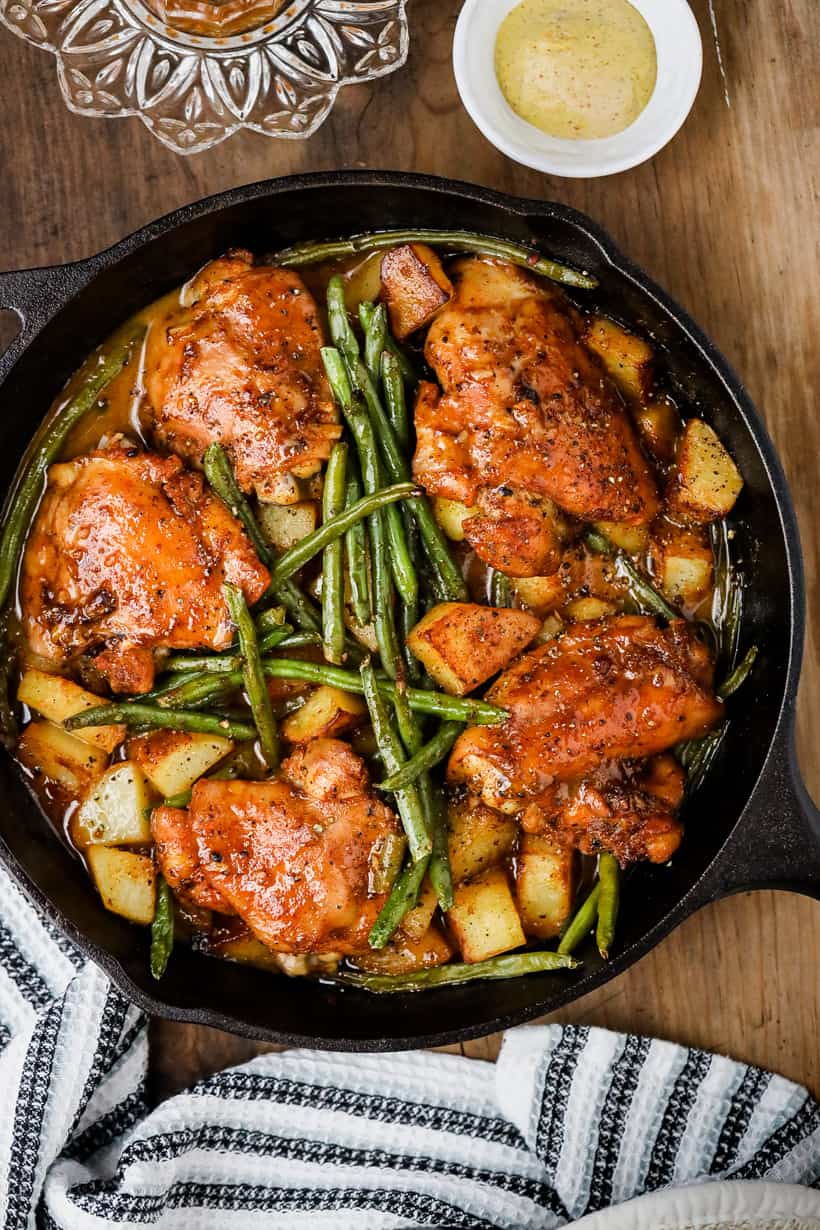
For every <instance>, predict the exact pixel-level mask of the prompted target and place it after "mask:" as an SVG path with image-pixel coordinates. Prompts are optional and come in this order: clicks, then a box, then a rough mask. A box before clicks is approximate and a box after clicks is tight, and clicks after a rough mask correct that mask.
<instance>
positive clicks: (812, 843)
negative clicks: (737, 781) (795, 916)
mask: <svg viewBox="0 0 820 1230" xmlns="http://www.w3.org/2000/svg"><path fill="white" fill-rule="evenodd" d="M750 888H782V889H787V890H789V891H791V892H795V893H803V894H805V896H807V897H814V898H816V899H817V900H818V901H820V810H818V808H817V807H816V806H815V804H814V802H813V800H812V799H811V798H810V796H809V793H808V791H807V790H806V787H805V785H804V784H803V780H802V777H801V775H800V768H799V766H798V764H797V756H796V754H795V745H794V723H793V718H792V717H791V716H790V717H789V719H788V720H787V721H786V722H784V724H783V726H782V727H781V729H780V730H779V731H778V734H777V736H776V738H775V741H774V743H773V745H772V749H771V751H770V753H769V757H768V761H767V764H766V768H765V770H764V772H763V773H762V775H761V777H760V780H759V782H758V784H757V788H756V790H755V792H754V794H753V795H752V798H751V800H750V801H749V804H748V806H747V808H746V811H745V813H744V817H743V819H742V820H741V822H740V824H739V825H738V826H737V828H736V829H735V831H734V833H733V834H732V836H731V838H730V840H729V842H728V844H727V846H726V848H725V849H724V850H723V851H722V853H721V855H720V858H719V860H718V863H717V865H716V866H715V868H714V870H713V871H712V872H711V873H709V874H707V876H706V877H705V879H704V881H702V882H701V884H700V885H698V890H702V891H698V896H699V897H700V898H701V901H702V902H703V903H705V902H706V901H713V900H715V899H717V898H719V897H728V896H729V895H731V894H732V893H739V892H743V891H744V890H746V889H750Z"/></svg>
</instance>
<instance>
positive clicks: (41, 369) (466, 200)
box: [0, 171, 820, 1050]
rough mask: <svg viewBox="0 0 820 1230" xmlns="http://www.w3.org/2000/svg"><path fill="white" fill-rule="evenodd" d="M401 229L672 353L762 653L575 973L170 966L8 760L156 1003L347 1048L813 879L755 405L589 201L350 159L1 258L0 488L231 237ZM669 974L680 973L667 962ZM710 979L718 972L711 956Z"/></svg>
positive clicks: (9, 782) (9, 815) (18, 860)
mask: <svg viewBox="0 0 820 1230" xmlns="http://www.w3.org/2000/svg"><path fill="white" fill-rule="evenodd" d="M396 226H405V227H412V226H435V227H444V226H446V227H453V228H459V227H461V228H464V229H469V230H477V231H487V232H491V233H494V234H497V235H503V236H506V237H509V238H511V239H517V240H534V241H535V242H536V243H538V244H539V245H541V246H542V247H543V249H544V251H545V252H546V253H548V254H550V255H552V256H555V257H556V258H557V259H559V260H564V261H566V262H568V263H569V264H571V265H574V266H576V267H578V268H582V269H587V270H590V271H591V272H592V273H594V274H595V275H596V277H597V278H598V279H599V282H600V286H599V288H598V290H596V291H594V292H592V294H591V295H590V297H589V302H590V303H594V304H595V305H596V306H599V307H601V308H603V309H605V310H606V311H608V312H610V313H612V314H613V315H614V316H616V317H620V318H622V319H623V320H624V321H630V322H634V324H635V325H636V326H637V327H638V328H639V329H640V330H642V331H644V332H646V333H647V334H650V335H651V336H652V337H653V338H654V339H655V340H656V342H657V344H658V347H659V350H660V354H661V365H662V367H663V368H665V369H666V374H667V375H668V378H669V380H670V381H671V382H672V385H673V386H674V387H676V388H677V389H678V390H679V391H680V393H681V394H682V396H683V397H684V398H685V399H686V402H687V405H688V407H689V409H690V411H691V410H696V409H698V410H702V412H703V413H704V414H705V416H706V418H707V420H708V421H709V422H711V423H712V424H713V425H714V427H715V428H716V430H717V431H718V433H719V435H720V436H721V438H722V439H723V440H725V441H726V443H727V444H728V446H729V448H730V449H731V451H732V453H733V455H734V457H735V458H736V460H737V462H738V463H739V465H740V468H741V470H742V472H743V476H744V478H745V482H746V485H745V488H744V491H743V494H742V496H741V498H740V500H739V502H738V505H737V508H736V510H735V513H734V514H733V523H734V525H735V528H736V530H737V538H736V543H737V546H738V548H739V553H740V555H741V557H742V559H743V560H744V561H745V565H746V577H747V585H748V588H747V590H746V597H745V606H744V616H743V628H742V645H743V646H744V647H745V646H748V645H749V644H751V643H756V644H757V645H759V646H760V649H761V652H760V656H759V658H758V662H757V665H756V667H755V671H754V675H753V678H752V680H751V682H749V683H747V684H746V686H745V687H744V689H743V691H742V692H741V693H739V694H738V696H737V698H736V699H735V701H734V702H732V704H731V725H730V727H729V730H728V734H727V737H726V739H725V740H724V742H723V745H722V751H721V755H720V758H719V760H718V761H717V762H716V763H715V764H714V765H713V767H712V770H711V772H710V773H709V775H708V777H707V780H706V782H705V783H704V785H703V787H702V788H701V790H700V792H699V793H698V795H697V796H696V798H695V800H694V801H693V803H692V804H691V806H690V807H689V810H688V814H687V816H686V820H687V835H686V840H685V841H684V844H683V847H682V849H681V850H680V853H679V854H677V855H676V856H675V859H674V861H673V864H672V866H671V867H670V868H651V867H649V866H641V867H639V868H638V869H637V870H636V872H635V874H634V876H633V877H632V878H631V881H630V884H629V890H628V892H626V893H625V894H624V902H623V909H622V915H621V920H620V922H619V926H618V944H617V950H616V955H615V958H614V959H613V960H612V961H610V962H609V964H607V965H605V964H604V963H603V962H601V960H600V959H599V958H598V956H597V954H596V953H595V951H594V946H593V945H592V944H590V945H589V946H588V948H587V949H586V950H585V951H584V952H583V953H582V956H583V958H584V966H583V968H582V969H581V970H579V971H577V972H575V973H562V974H547V975H541V976H535V977H530V978H521V979H517V980H510V981H506V982H493V983H473V984H471V985H465V986H461V987H455V988H447V989H443V990H438V991H433V992H430V993H426V994H417V995H403V996H400V997H399V996H384V997H375V996H371V995H368V994H367V993H366V992H363V991H362V992H359V991H354V990H352V989H345V990H343V991H342V990H337V989H334V988H333V987H330V986H327V985H324V984H321V983H317V982H311V981H307V980H300V979H294V980H290V981H288V980H285V979H284V978H271V976H270V975H268V974H265V973H262V972H259V971H257V970H253V969H250V968H247V967H241V966H237V965H231V964H229V963H228V962H221V961H218V960H214V959H211V958H208V957H204V956H201V955H198V954H196V953H193V952H191V951H190V950H188V949H187V948H182V947H180V948H179V949H178V950H177V951H175V953H174V955H173V958H172V960H171V963H170V966H169V969H168V972H167V974H166V975H165V977H164V978H163V979H162V981H161V982H160V983H155V982H153V981H152V979H151V976H150V974H149V971H148V938H147V933H146V931H144V930H138V929H137V928H135V927H132V926H130V925H129V924H128V923H126V922H124V921H123V920H122V919H119V918H117V917H115V916H114V915H112V914H109V913H107V912H106V911H105V910H104V909H103V907H102V905H101V904H100V902H99V899H98V898H97V896H96V894H95V893H94V892H93V890H92V888H91V886H90V884H89V882H88V879H87V877H86V874H85V872H84V870H83V868H82V867H81V865H80V863H79V862H78V860H77V859H76V858H74V857H72V855H71V854H70V853H69V851H68V850H67V849H66V847H65V846H64V845H63V844H61V842H60V841H59V840H58V839H57V838H56V836H55V834H54V832H53V830H52V829H51V828H50V826H49V824H48V823H47V821H46V820H45V819H44V817H43V816H42V814H41V813H40V811H39V809H38V808H37V807H36V805H35V804H34V802H33V801H32V799H31V797H30V795H29V794H28V792H27V790H26V788H25V786H24V784H23V782H22V780H21V777H20V775H19V774H18V772H17V771H16V769H15V768H14V766H13V763H12V761H11V759H10V758H9V757H8V756H7V755H4V756H3V757H2V758H0V800H2V818H0V836H1V837H2V843H1V844H0V852H2V857H3V861H4V862H5V864H6V866H7V867H8V868H9V869H10V870H11V872H12V873H13V874H14V875H15V876H16V877H17V878H18V880H19V881H20V882H21V884H22V885H23V886H24V888H25V889H26V890H27V891H28V892H29V893H30V895H31V896H32V897H33V898H34V900H35V901H36V902H38V903H39V904H40V905H41V906H42V907H43V909H44V910H45V911H46V912H47V914H48V915H49V916H50V917H52V918H53V919H54V920H55V921H56V922H57V923H58V924H59V925H60V926H61V927H62V929H63V930H64V931H65V933H66V934H67V935H68V936H69V938H70V939H71V940H72V941H73V942H74V943H76V944H77V945H78V946H79V947H80V948H81V949H82V951H83V952H85V953H86V954H87V955H88V956H89V957H91V958H92V959H93V960H94V961H96V962H97V963H98V964H99V965H101V966H102V967H103V969H104V970H105V971H106V972H107V973H108V974H109V975H110V977H111V978H112V979H113V980H114V982H116V983H117V984H118V985H119V986H120V987H121V988H122V989H123V990H124V991H125V992H126V993H127V994H128V995H129V996H131V998H132V999H134V1000H135V1001H136V1002H137V1003H138V1004H140V1005H141V1006H142V1007H143V1008H145V1009H146V1010H148V1011H150V1012H155V1013H159V1014H160V1015H163V1016H167V1017H173V1018H175V1019H178V1020H185V1021H196V1022H199V1023H202V1024H206V1025H213V1026H218V1027H219V1028H222V1029H229V1030H233V1031H235V1032H236V1033H240V1034H244V1035H246V1036H249V1037H257V1038H264V1039H266V1040H268V1041H271V1042H282V1043H289V1044H304V1045H310V1046H319V1047H327V1048H331V1049H336V1050H399V1049H403V1048H408V1047H416V1046H434V1045H439V1044H442V1043H446V1042H453V1041H456V1040H459V1039H464V1038H470V1037H474V1036H477V1035H480V1034H484V1033H488V1032H490V1031H492V1030H498V1029H503V1028H506V1027H507V1026H510V1025H515V1024H517V1023H519V1022H521V1021H525V1020H528V1019H530V1018H532V1017H535V1016H538V1015H540V1014H542V1013H545V1012H549V1011H551V1010H552V1009H554V1008H557V1007H558V1006H559V1005H560V1004H564V1003H567V1002H568V1001H569V1000H572V999H575V998H576V997H578V996H580V995H582V994H584V993H585V992H587V991H590V990H592V989H593V987H597V986H600V985H601V984H602V983H603V982H605V981H606V980H607V979H609V978H613V977H614V976H615V975H616V974H619V973H621V971H623V970H625V969H626V968H627V967H628V966H629V965H631V964H632V963H633V962H634V961H636V960H637V959H638V958H639V957H641V956H643V954H644V953H646V952H648V951H649V949H650V948H652V947H653V946H654V945H655V944H657V943H658V942H659V940H661V939H662V938H663V937H664V936H665V935H666V934H667V933H668V932H669V931H671V930H672V928H673V927H675V926H677V924H678V923H680V922H682V921H683V919H685V918H687V917H688V916H689V915H690V914H691V913H692V912H693V911H694V910H696V909H698V908H699V907H700V906H702V905H704V904H705V903H706V902H709V901H714V900H716V899H717V898H719V897H722V896H725V895H727V894H729V893H733V892H737V891H739V890H740V889H746V888H755V887H764V886H767V887H779V888H789V889H793V890H794V891H797V892H803V893H806V894H809V895H811V896H813V897H817V898H820V813H818V811H817V809H816V808H815V807H814V805H813V804H812V802H811V801H810V799H809V798H808V796H807V794H806V791H805V789H804V787H803V785H802V783H801V781H800V778H799V774H798V771H797V768H796V765H795V759H794V753H793V740H792V722H793V711H794V699H795V691H796V688H797V680H798V673H799V669H800V657H801V651H802V645H803V631H804V607H803V601H804V596H803V573H802V564H801V558H800V545H799V541H798V532H797V524H796V521H795V516H794V511H793V508H792V504H791V500H790V498H789V493H788V490H787V488H786V482H785V479H784V477H783V472H782V470H781V467H780V464H779V462H778V460H777V456H776V455H775V452H774V449H773V447H772V444H771V442H770V440H769V437H768V435H767V434H766V431H765V428H764V427H763V425H762V423H761V421H760V419H759V418H758V416H757V413H756V412H755V410H754V407H753V406H752V404H751V402H750V401H749V398H748V396H747V394H746V393H745V391H744V389H743V387H742V385H741V384H740V382H739V381H738V379H737V377H736V376H735V375H734V373H733V372H732V371H731V369H730V368H729V365H728V364H727V363H726V360H725V359H724V358H723V357H722V356H721V355H720V354H719V353H718V352H717V350H716V349H715V347H714V346H713V345H712V344H711V343H710V342H709V341H708V339H707V338H705V337H704V336H703V334H702V333H701V332H700V330H699V329H698V328H697V327H696V326H695V325H694V324H693V323H692V321H691V320H690V319H689V318H688V316H687V315H686V314H685V313H684V312H682V311H681V309H680V308H679V307H678V306H677V305H676V304H675V303H673V302H672V301H671V300H670V299H669V298H668V297H667V296H666V295H665V294H663V292H662V291H660V290H659V289H658V287H657V286H655V285H654V284H653V283H652V282H651V281H650V280H649V279H648V278H647V277H646V276H645V275H644V274H643V273H642V272H641V271H640V270H639V269H637V268H636V267H635V266H634V265H633V264H631V263H630V261H628V260H627V259H626V258H625V257H624V256H623V255H622V254H621V253H620V252H619V251H618V249H617V248H616V247H615V246H614V244H613V243H612V241H611V240H610V239H609V237H608V236H607V235H606V234H605V233H604V232H603V231H602V230H601V229H600V228H599V227H597V226H595V225H594V224H593V223H592V222H590V221H589V219H587V218H585V217H584V216H583V215H582V214H578V213H576V212H574V211H573V210H571V209H567V208H566V207H565V206H562V205H554V204H549V203H545V202H541V201H525V200H516V199H513V198H511V197H506V196H502V195H500V194H498V193H495V192H488V191H486V190H484V189H480V188H475V187H472V186H471V185H468V184H463V183H455V182H453V181H450V180H444V179H432V178H427V177H424V176H416V175H398V174H389V173H379V172H369V171H365V172H340V173H336V174H329V175H309V176H304V177H299V178H290V179H280V180H271V181H269V182H267V183H261V184H253V185H250V186H249V187H245V188H239V189H236V190H234V191H231V192H226V193H223V194H222V195H220V196H216V197H211V198H210V199H208V200H205V201H200V202H198V203H197V204H195V205H189V206H186V207H185V208H184V209H180V210H178V211H177V212H176V213H173V214H169V215H168V216H167V217H165V218H161V219H160V220H159V221H157V222H154V223H152V224H151V225H150V226H147V227H145V228H144V229H143V230H141V231H138V232H137V233H136V234H135V235H131V236H129V237H128V238H127V239H124V240H123V241H122V242H121V243H118V244H116V245H115V246H114V247H113V248H109V249H108V251H106V252H102V253H100V254H99V255H98V256H93V257H91V258H90V259H89V260H85V261H79V262H77V263H76V264H73V265H62V266H58V267H56V268H52V269H33V270H24V271H22V272H19V273H9V274H3V275H0V306H6V307H9V308H12V309H13V310H14V311H15V312H16V313H17V315H18V316H19V317H20V320H21V322H22V331H21V333H20V334H19V335H18V337H17V338H16V339H15V341H14V342H13V343H12V345H11V347H10V349H9V350H8V351H7V353H6V354H5V355H4V356H3V357H2V358H0V479H2V481H3V482H4V484H5V485H6V486H7V485H8V483H9V482H10V480H11V478H12V475H13V473H14V471H15V469H16V467H17V465H18V462H19V460H20V457H21V455H22V453H23V450H24V449H25V447H26V445H27V444H28V442H29V440H30V438H31V436H32V433H33V432H34V430H35V429H36V427H37V425H38V423H39V421H40V419H41V417H42V415H43V414H44V412H45V410H46V409H47V407H48V405H49V403H50V402H51V400H52V398H53V397H54V395H55V394H56V392H57V391H58V390H59V388H60V386H61V385H62V383H63V381H64V380H65V379H66V377H67V376H68V375H69V374H70V373H71V372H72V371H73V370H74V369H75V368H76V367H77V366H78V364H79V363H80V361H81V360H82V359H83V358H84V357H85V355H87V354H88V352H89V351H90V350H92V349H93V347H95V346H96V345H97V344H98V343H99V342H100V341H101V340H102V339H103V338H104V337H105V336H106V335H107V334H108V333H109V332H110V331H111V329H112V328H113V327H114V326H115V325H116V324H117V323H118V322H120V321H122V320H123V319H125V318H126V317H127V316H129V315H130V314H131V313H133V312H134V311H136V310H137V309H138V308H140V307H142V306H143V305H144V304H146V303H148V302H150V300H152V299H154V298H155V297H157V296H158V295H160V294H163V293H164V292H165V291H167V290H169V289H171V288H172V287H173V286H175V285H177V284H179V283H181V282H183V281H184V280H186V279H187V278H188V277H189V276H190V274H191V273H192V271H193V270H195V269H197V268H198V267H199V266H200V265H202V264H204V262H205V261H207V260H209V259H210V258H211V257H214V256H217V255H219V254H220V253H221V252H223V251H224V250H225V249H227V248H229V247H231V246H236V245H243V246H247V247H249V248H251V249H252V250H254V251H256V252H259V253H261V252H266V251H272V250H275V249H277V248H279V247H282V246H284V245H286V244H290V243H293V242H295V241H297V240H302V239H308V238H324V237H331V236H335V235H343V234H351V233H355V232H357V231H362V230H371V229H379V228H390V227H396ZM675 976H676V974H675V971H674V970H670V971H669V977H670V978H674V977H675ZM704 976H706V977H708V970H705V971H704Z"/></svg>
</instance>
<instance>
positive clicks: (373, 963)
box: [352, 927, 453, 974]
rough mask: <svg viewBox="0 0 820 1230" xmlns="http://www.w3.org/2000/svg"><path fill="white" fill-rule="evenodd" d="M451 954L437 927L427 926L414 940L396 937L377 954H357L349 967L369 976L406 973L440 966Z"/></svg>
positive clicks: (448, 943) (451, 950)
mask: <svg viewBox="0 0 820 1230" xmlns="http://www.w3.org/2000/svg"><path fill="white" fill-rule="evenodd" d="M452 955H453V947H452V945H451V944H450V942H449V941H448V940H447V939H446V938H445V936H444V935H443V934H442V932H441V930H440V928H438V927H429V928H428V929H427V931H425V932H423V933H422V935H421V936H419V937H418V938H417V939H413V940H410V939H408V938H407V937H406V936H405V935H403V934H399V935H398V936H397V937H396V939H394V940H393V941H392V943H390V944H388V946H387V947H386V948H382V949H381V951H378V952H375V951H374V952H366V953H361V954H359V955H358V956H355V957H353V958H352V960H353V964H354V965H356V966H357V967H358V968H359V969H363V970H366V971H367V972H368V973H369V974H410V973H412V972H413V971H414V970H418V969H431V968H432V967H433V966H434V965H444V964H446V962H447V961H449V960H450V958H451V957H452Z"/></svg>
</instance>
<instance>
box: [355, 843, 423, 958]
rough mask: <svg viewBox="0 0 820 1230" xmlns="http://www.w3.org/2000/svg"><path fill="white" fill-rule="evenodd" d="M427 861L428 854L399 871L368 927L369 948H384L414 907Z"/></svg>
mask: <svg viewBox="0 0 820 1230" xmlns="http://www.w3.org/2000/svg"><path fill="white" fill-rule="evenodd" d="M429 862H430V859H429V856H428V857H425V858H420V859H419V860H418V861H417V862H415V863H414V862H409V863H408V864H407V866H406V867H405V868H404V870H403V871H402V872H401V874H400V875H399V877H398V879H397V880H396V882H395V883H394V885H393V888H392V889H391V892H390V896H389V897H388V898H387V900H386V901H385V903H384V905H383V906H382V908H381V910H380V911H379V915H378V917H377V919H376V921H375V922H374V924H373V926H372V927H371V928H370V934H369V936H368V937H367V942H368V944H369V945H370V947H371V948H384V946H385V944H386V943H387V942H388V941H389V940H390V939H391V938H392V936H393V935H394V934H395V931H396V929H397V927H398V926H399V924H400V923H401V921H402V919H403V918H404V916H405V915H406V914H409V912H410V910H412V909H415V907H416V905H417V903H418V899H419V893H420V891H421V885H422V881H423V880H424V877H425V875H426V873H427V866H428V863H429Z"/></svg>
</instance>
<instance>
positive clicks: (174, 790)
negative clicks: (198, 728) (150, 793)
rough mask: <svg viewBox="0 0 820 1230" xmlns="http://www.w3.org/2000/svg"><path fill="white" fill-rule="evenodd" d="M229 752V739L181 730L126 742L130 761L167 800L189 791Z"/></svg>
mask: <svg viewBox="0 0 820 1230" xmlns="http://www.w3.org/2000/svg"><path fill="white" fill-rule="evenodd" d="M232 751H233V743H232V742H231V740H230V739H223V738H221V737H220V736H219V735H199V734H193V733H188V732H186V731H181V730H155V731H153V732H152V733H151V734H149V735H139V736H138V737H137V738H136V739H131V740H129V743H128V757H129V759H130V760H133V761H134V762H135V763H136V764H137V765H139V767H140V768H141V769H142V771H143V773H144V774H145V776H146V777H147V778H148V780H149V782H150V783H151V785H152V786H153V787H154V789H155V790H157V791H159V793H160V794H161V795H162V796H163V798H166V799H168V798H171V797H172V796H173V795H175V794H183V793H184V792H185V791H186V790H190V788H191V786H193V784H194V782H195V781H196V780H197V778H200V777H202V774H203V773H207V772H208V770H209V769H212V768H213V767H214V765H217V764H219V762H220V760H224V758H225V757H226V756H227V755H228V753H229V752H232Z"/></svg>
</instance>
